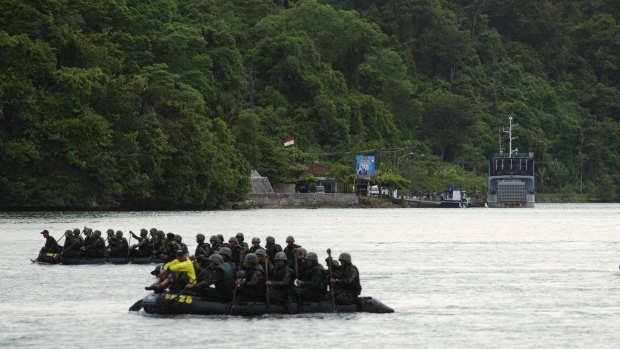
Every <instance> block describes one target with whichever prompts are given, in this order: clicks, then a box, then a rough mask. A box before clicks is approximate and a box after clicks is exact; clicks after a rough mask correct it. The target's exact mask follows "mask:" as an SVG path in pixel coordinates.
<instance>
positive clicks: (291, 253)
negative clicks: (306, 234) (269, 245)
mask: <svg viewBox="0 0 620 349" xmlns="http://www.w3.org/2000/svg"><path fill="white" fill-rule="evenodd" d="M300 247H301V246H299V245H296V244H295V238H294V237H292V236H287V237H286V247H285V248H284V253H286V258H288V260H289V261H291V262H292V261H293V260H294V259H295V250H296V249H298V248H300Z"/></svg>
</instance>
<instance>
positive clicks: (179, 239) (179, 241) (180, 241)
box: [174, 234, 189, 254]
mask: <svg viewBox="0 0 620 349" xmlns="http://www.w3.org/2000/svg"><path fill="white" fill-rule="evenodd" d="M174 241H176V242H177V244H179V246H180V248H181V249H182V250H183V251H185V254H189V249H188V248H187V245H186V244H184V243H183V237H182V236H181V235H179V234H175V235H174Z"/></svg>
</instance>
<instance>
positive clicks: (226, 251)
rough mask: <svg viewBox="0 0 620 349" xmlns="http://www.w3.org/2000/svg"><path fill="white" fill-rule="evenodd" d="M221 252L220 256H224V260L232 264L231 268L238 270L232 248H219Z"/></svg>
mask: <svg viewBox="0 0 620 349" xmlns="http://www.w3.org/2000/svg"><path fill="white" fill-rule="evenodd" d="M219 254H220V256H222V260H224V262H225V263H228V265H230V268H231V269H232V270H234V271H236V270H237V265H236V264H235V262H234V260H233V259H232V251H231V250H230V248H229V247H222V248H220V250H219Z"/></svg>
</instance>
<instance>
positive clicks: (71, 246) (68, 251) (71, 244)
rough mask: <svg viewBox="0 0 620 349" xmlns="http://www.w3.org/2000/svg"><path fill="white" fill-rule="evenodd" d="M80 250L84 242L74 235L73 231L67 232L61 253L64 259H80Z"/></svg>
mask: <svg viewBox="0 0 620 349" xmlns="http://www.w3.org/2000/svg"><path fill="white" fill-rule="evenodd" d="M78 230H79V229H78ZM78 233H79V231H78ZM80 248H82V241H81V240H80V239H79V238H78V237H77V236H75V235H73V231H71V230H65V244H64V246H63V248H62V252H61V254H62V257H64V258H78V257H79V256H80V252H81V250H80Z"/></svg>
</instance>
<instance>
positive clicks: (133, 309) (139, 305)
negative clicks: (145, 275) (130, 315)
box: [129, 299, 142, 311]
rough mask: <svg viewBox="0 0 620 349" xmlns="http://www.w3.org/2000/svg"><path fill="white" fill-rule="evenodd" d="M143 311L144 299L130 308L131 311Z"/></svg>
mask: <svg viewBox="0 0 620 349" xmlns="http://www.w3.org/2000/svg"><path fill="white" fill-rule="evenodd" d="M140 309H142V299H141V300H139V301H137V302H135V303H134V304H133V305H132V306H131V307H129V311H140Z"/></svg>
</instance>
